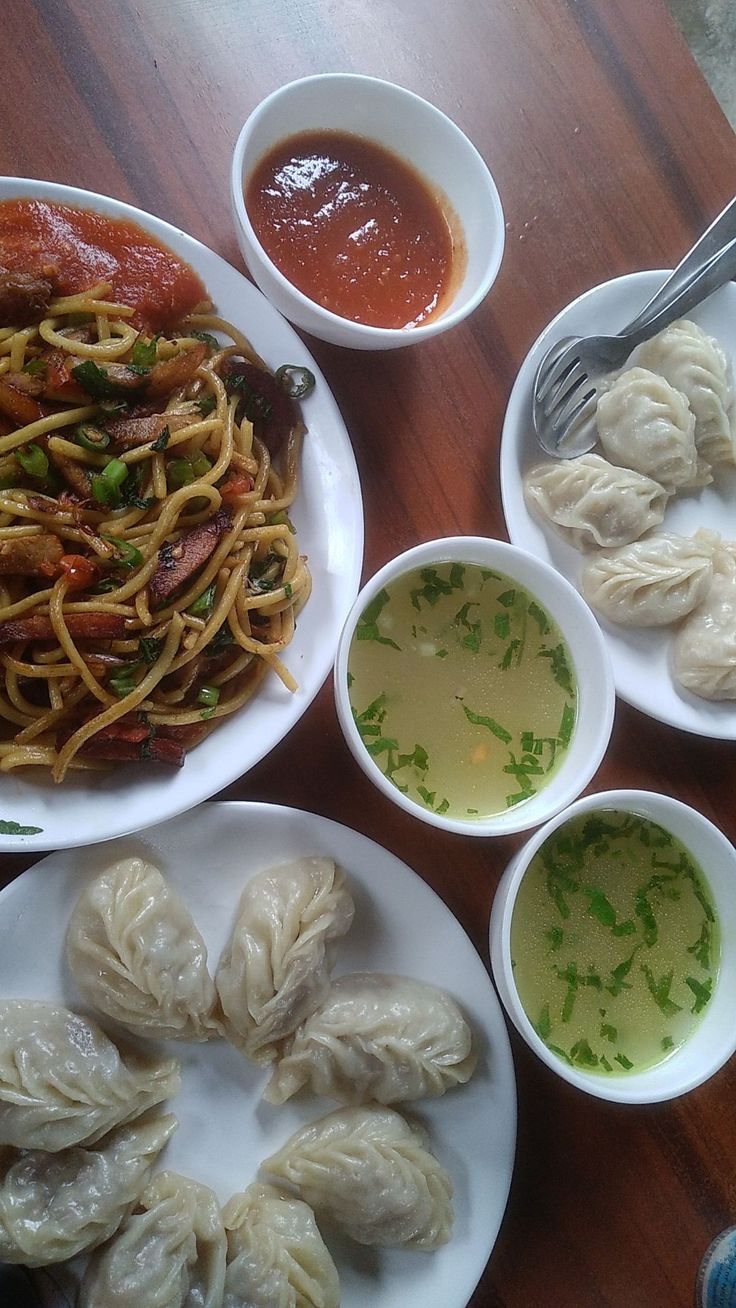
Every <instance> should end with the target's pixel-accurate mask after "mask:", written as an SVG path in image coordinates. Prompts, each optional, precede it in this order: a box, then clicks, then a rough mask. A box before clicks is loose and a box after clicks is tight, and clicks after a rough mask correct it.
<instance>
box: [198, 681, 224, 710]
mask: <svg viewBox="0 0 736 1308" xmlns="http://www.w3.org/2000/svg"><path fill="white" fill-rule="evenodd" d="M219 698H220V691H219V687H217V686H201V687H200V690H199V694H198V695H197V703H198V704H204V706H205V708H214V707H215V705H216V704H217V701H218V700H219Z"/></svg>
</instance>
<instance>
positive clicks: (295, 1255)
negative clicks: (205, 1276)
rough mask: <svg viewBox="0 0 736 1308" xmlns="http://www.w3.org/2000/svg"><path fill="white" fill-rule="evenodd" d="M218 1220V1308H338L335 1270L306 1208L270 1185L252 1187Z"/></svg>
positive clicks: (337, 1285) (225, 1210) (311, 1214)
mask: <svg viewBox="0 0 736 1308" xmlns="http://www.w3.org/2000/svg"><path fill="white" fill-rule="evenodd" d="M222 1217H223V1221H224V1223H225V1230H226V1232H227V1271H226V1273H225V1294H224V1296H223V1300H222V1308H244V1306H245V1305H247V1308H339V1303H340V1282H339V1280H338V1276H337V1268H336V1267H335V1264H334V1262H333V1261H332V1257H331V1255H330V1252H329V1250H328V1248H327V1246H326V1244H325V1242H324V1240H323V1239H322V1236H321V1235H320V1233H319V1230H318V1228H317V1223H316V1221H315V1217H314V1213H313V1212H312V1210H311V1208H310V1207H309V1205H308V1204H305V1203H303V1201H302V1200H301V1199H295V1198H294V1197H293V1195H287V1194H284V1193H283V1191H281V1190H277V1189H275V1187H274V1186H271V1185H250V1186H248V1189H247V1190H246V1191H245V1192H244V1193H243V1194H235V1195H233V1197H232V1199H230V1200H229V1202H228V1203H227V1204H226V1205H225V1207H224V1209H223V1212H222Z"/></svg>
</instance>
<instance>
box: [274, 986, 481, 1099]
mask: <svg viewBox="0 0 736 1308" xmlns="http://www.w3.org/2000/svg"><path fill="white" fill-rule="evenodd" d="M476 1061H477V1058H476V1053H475V1050H474V1049H473V1037H472V1032H471V1030H470V1027H469V1026H468V1023H467V1022H466V1020H465V1018H464V1017H463V1014H462V1013H461V1011H460V1009H459V1007H458V1005H457V1004H456V1003H455V1000H454V999H451V998H450V996H449V995H448V994H446V993H445V992H444V990H438V989H437V988H436V987H435V986H432V985H428V984H427V983H426V982H424V981H416V980H413V979H412V978H410V977H404V976H386V975H384V974H382V973H378V972H356V973H354V974H352V975H349V976H340V977H337V978H336V980H334V981H333V982H332V985H331V986H330V989H329V992H328V994H327V998H326V999H325V1001H324V1003H323V1004H322V1005H321V1006H320V1007H319V1008H318V1009H317V1011H316V1013H313V1014H312V1016H311V1017H308V1018H307V1020H306V1022H304V1023H303V1024H302V1026H300V1027H299V1030H298V1031H297V1032H296V1035H295V1036H294V1039H293V1041H292V1042H291V1044H290V1045H289V1047H288V1050H287V1052H286V1054H285V1055H284V1056H283V1058H281V1060H280V1061H279V1063H278V1064H277V1066H276V1069H275V1071H274V1073H273V1076H272V1077H271V1080H270V1082H269V1084H268V1086H267V1088H266V1091H265V1094H264V1098H265V1099H267V1100H268V1101H269V1103H272V1104H273V1103H275V1104H282V1103H284V1102H285V1100H287V1099H290V1098H291V1096H292V1095H293V1094H296V1092H297V1091H298V1090H301V1089H302V1088H303V1087H304V1088H306V1089H307V1090H311V1091H312V1092H313V1093H314V1094H318V1095H325V1096H326V1097H327V1098H328V1099H339V1100H340V1101H341V1103H344V1104H365V1103H368V1101H369V1100H375V1101H376V1102H377V1103H381V1104H394V1103H400V1102H402V1101H403V1100H407V1099H422V1098H425V1097H430V1096H431V1097H435V1096H437V1095H443V1094H444V1093H445V1091H446V1090H449V1089H450V1088H451V1087H452V1086H455V1085H463V1084H464V1083H465V1082H466V1081H468V1080H469V1079H470V1077H471V1076H472V1074H473V1071H474V1069H475V1064H476Z"/></svg>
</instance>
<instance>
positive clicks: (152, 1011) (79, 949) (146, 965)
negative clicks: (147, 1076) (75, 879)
mask: <svg viewBox="0 0 736 1308" xmlns="http://www.w3.org/2000/svg"><path fill="white" fill-rule="evenodd" d="M66 954H67V960H68V963H69V967H70V969H71V972H72V976H73V977H74V980H75V981H76V983H77V985H78V986H79V989H80V990H81V992H82V994H83V995H84V996H85V998H86V999H88V1000H89V1002H90V1003H91V1004H93V1005H94V1007H95V1008H97V1009H99V1011H100V1012H102V1013H106V1014H107V1016H108V1017H112V1018H114V1019H115V1021H116V1022H121V1023H122V1024H123V1025H124V1026H126V1027H128V1028H129V1029H130V1030H131V1031H134V1032H135V1033H136V1034H137V1035H141V1036H148V1037H150V1038H151V1039H170V1040H171V1039H173V1040H207V1039H208V1038H209V1037H210V1036H211V1035H217V1034H220V1028H219V1026H218V1023H217V1020H216V1017H215V1008H216V1004H217V992H216V990H215V983H214V981H213V980H212V977H211V976H210V974H209V972H208V970H207V948H206V945H205V943H204V940H203V939H202V937H201V935H200V934H199V931H198V930H197V928H196V926H195V925H194V922H193V921H192V917H191V915H190V913H189V910H188V909H187V907H186V906H185V904H184V902H183V900H182V899H180V897H179V895H178V894H176V892H175V891H173V890H171V889H170V888H169V886H167V884H166V882H165V881H164V878H163V877H162V875H161V873H160V872H159V870H158V868H156V867H154V866H153V864H151V863H147V862H146V861H145V860H144V859H142V858H126V859H122V860H121V861H120V862H119V863H114V864H113V865H112V867H108V868H106V869H105V871H104V872H101V873H100V875H99V876H97V877H95V878H94V880H93V881H91V882H90V884H89V885H88V886H87V888H86V889H85V890H84V891H83V892H82V894H81V895H80V897H79V899H78V900H77V902H76V904H75V906H74V909H73V911H72V915H71V918H70V919H69V926H68V929H67V936H66Z"/></svg>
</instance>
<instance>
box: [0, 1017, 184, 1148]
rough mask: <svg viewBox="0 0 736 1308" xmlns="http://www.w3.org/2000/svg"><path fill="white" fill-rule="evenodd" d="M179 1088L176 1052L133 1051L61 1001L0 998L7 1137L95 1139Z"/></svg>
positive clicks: (32, 1143)
mask: <svg viewBox="0 0 736 1308" xmlns="http://www.w3.org/2000/svg"><path fill="white" fill-rule="evenodd" d="M178 1089H179V1068H178V1064H177V1063H175V1062H174V1061H173V1059H166V1060H164V1059H143V1058H139V1057H134V1056H132V1055H131V1056H126V1058H125V1059H123V1057H122V1056H121V1054H120V1053H119V1052H118V1050H117V1049H116V1047H115V1045H114V1044H113V1043H112V1040H110V1039H109V1038H108V1037H107V1036H106V1035H105V1033H104V1031H102V1030H101V1029H100V1028H99V1027H98V1026H97V1024H96V1023H95V1022H91V1021H89V1020H88V1019H87V1018H85V1017H80V1016H79V1014H78V1013H72V1012H71V1010H70V1009H68V1008H62V1007H61V1005H59V1004H47V1003H43V1002H41V1001H39V1000H32V999H3V1000H0V1145H3V1144H7V1145H15V1146H16V1147H17V1148H19V1149H46V1150H49V1151H51V1152H52V1153H54V1152H56V1151H57V1150H59V1149H67V1148H69V1146H71V1145H77V1144H86V1145H89V1144H94V1142H95V1141H96V1140H99V1139H100V1137H101V1136H103V1135H105V1134H106V1132H107V1131H110V1130H111V1129H112V1128H113V1127H114V1126H118V1125H120V1123H122V1122H128V1121H130V1120H131V1118H134V1117H138V1116H139V1115H140V1114H141V1113H143V1112H145V1110H146V1109H147V1108H150V1107H152V1106H153V1105H154V1104H158V1103H160V1102H161V1100H162V1099H168V1098H169V1096H170V1095H174V1094H176V1092H177V1090H178Z"/></svg>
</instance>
